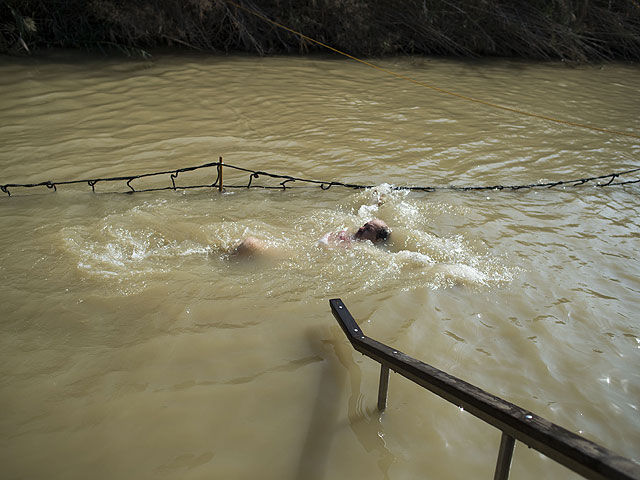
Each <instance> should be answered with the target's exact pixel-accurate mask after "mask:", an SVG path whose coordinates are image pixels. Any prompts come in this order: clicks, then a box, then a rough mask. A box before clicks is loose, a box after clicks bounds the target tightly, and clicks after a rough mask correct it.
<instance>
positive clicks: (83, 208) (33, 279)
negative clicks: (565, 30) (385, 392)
mask: <svg viewBox="0 0 640 480" xmlns="http://www.w3.org/2000/svg"><path fill="white" fill-rule="evenodd" d="M380 63H381V64H382V65H383V66H385V67H387V68H391V69H393V70H396V71H398V72H400V73H402V74H405V75H408V76H411V77H413V78H415V79H418V80H421V81H424V82H428V83H431V84H435V85H438V86H441V87H444V88H448V89H452V90H455V91H456V92H459V93H461V94H465V95H471V96H475V97H479V98H482V99H486V100H490V101H494V102H497V103H500V104H504V105H508V106H513V107H516V108H521V109H525V110H531V111H535V112H536V113H540V114H545V115H553V116H559V117H561V118H564V119H566V120H570V121H577V122H582V123H589V124H593V125H597V126H604V127H609V128H612V129H617V130H626V131H634V132H636V133H637V132H639V131H640V117H639V116H638V112H640V100H639V99H640V69H639V68H638V67H637V66H626V65H606V66H604V67H602V68H598V67H582V68H574V69H571V68H567V67H565V66H564V65H560V64H532V63H526V62H515V61H500V60H492V61H478V62H461V61H449V60H433V59H387V60H382V61H380ZM0 109H1V114H0V146H1V148H0V165H2V170H1V175H0V176H1V178H0V183H2V184H5V183H11V182H40V181H45V180H54V181H55V180H67V179H84V178H95V177H100V176H117V175H123V174H137V173H145V172H152V171H158V170H171V169H176V168H180V167H186V166H190V165H198V164H201V163H205V162H208V161H215V160H216V159H217V158H218V156H220V155H222V156H224V159H225V162H227V163H230V164H233V165H237V166H241V167H245V168H250V169H259V170H266V171H270V172H274V173H281V174H288V175H295V176H302V177H306V178H312V179H317V180H327V181H329V180H341V181H346V182H353V183H362V184H371V185H378V186H379V187H377V188H376V189H373V190H367V191H355V190H349V189H341V188H339V187H332V188H331V189H330V190H327V191H323V190H321V189H320V188H318V187H315V188H299V189H295V190H294V189H288V190H287V191H285V192H282V191H277V190H276V191H274V190H250V191H248V190H240V189H228V190H227V191H226V192H225V193H223V194H220V193H218V192H217V191H214V190H189V191H186V192H185V191H178V192H173V191H164V192H159V193H139V194H134V195H121V194H112V193H106V192H109V191H113V190H119V191H127V190H128V188H127V186H126V185H125V184H124V182H121V183H119V184H104V183H102V184H101V183H98V184H97V185H96V193H95V194H93V193H91V189H90V188H89V186H87V185H76V186H66V187H63V186H60V187H58V191H57V192H53V191H52V190H48V189H46V188H40V189H30V190H27V189H12V191H11V193H12V194H13V196H12V197H11V198H9V197H7V196H4V197H2V198H0V295H1V305H2V315H1V317H0V328H1V332H0V412H1V413H0V432H1V433H0V464H1V465H2V470H3V477H4V478H12V479H18V478H30V479H40V478H41V479H45V478H46V479H63V478H64V479H70V478H88V477H91V478H105V479H107V478H109V479H111V478H131V479H134V478H135V479H141V478H153V479H162V478H167V479H175V478H182V479H200V478H202V479H204V478H207V479H210V478H267V479H288V478H290V479H309V478H312V479H313V478H318V479H320V478H327V479H329V478H335V479H338V478H371V479H378V478H379V479H385V478H389V479H413V478H433V479H449V478H450V479H457V478H492V472H493V468H494V465H495V459H496V456H497V448H498V444H499V439H500V437H499V432H498V431H497V430H495V429H493V428H492V427H489V426H487V425H485V424H483V423H482V422H481V421H479V420H477V419H475V418H474V417H472V416H471V415H469V414H468V413H466V412H463V411H460V410H459V409H458V408H456V407H455V406H452V405H449V404H447V403H446V402H445V401H443V400H441V399H439V398H438V397H436V396H434V395H433V394H430V393H428V392H426V391H424V390H423V389H421V388H419V387H417V386H415V385H414V384H412V383H410V382H408V381H407V380H405V379H403V378H402V377H399V376H397V375H393V374H392V377H391V381H390V394H389V407H388V409H387V411H386V412H385V413H384V414H382V415H381V414H380V413H378V412H377V410H376V408H375V404H376V395H377V381H378V364H376V363H375V362H373V361H372V360H370V359H368V358H366V357H362V356H361V355H360V354H355V353H354V352H353V350H352V349H351V347H350V346H349V344H348V343H347V341H346V339H345V337H344V335H343V333H342V332H341V330H340V329H339V327H338V326H337V324H336V322H335V320H334V319H333V317H332V316H331V314H330V311H329V303H328V300H329V299H330V298H335V297H340V298H342V299H343V300H344V302H345V303H346V305H347V306H348V308H349V309H350V310H351V312H352V313H353V315H354V317H355V318H356V319H357V320H358V321H359V322H360V324H361V325H362V327H363V329H364V331H365V332H366V333H367V334H368V335H369V336H371V337H373V338H375V339H378V340H380V341H382V342H384V343H387V344H390V345H393V346H394V347H397V348H398V349H400V350H402V351H404V352H406V353H407V354H409V355H412V356H415V357H417V358H420V359H422V360H424V361H426V362H427V363H430V364H432V365H434V366H436V367H439V368H441V369H444V370H446V371H448V372H450V373H452V374H454V375H457V376H459V377H461V378H463V379H465V380H467V381H470V382H472V383H474V384H476V385H478V386H480V387H481V388H484V389H486V390H488V391H490V392H492V393H494V394H497V395H500V396H502V397H504V398H506V399H507V400H510V401H512V402H515V403H517V404H519V405H521V406H523V407H525V408H528V409H531V410H532V411H533V412H535V413H537V414H540V415H542V416H544V417H546V418H548V419H549V420H551V421H553V422H556V423H558V424H560V425H562V426H564V427H566V428H568V429H569V430H571V431H574V432H579V433H581V434H583V435H584V436H585V437H587V438H589V439H592V440H595V441H597V442H599V443H601V444H602V445H604V446H606V447H608V448H610V449H613V450H614V451H616V452H618V453H620V454H623V455H625V456H629V457H632V458H635V459H637V460H640V447H639V446H640V415H639V414H638V406H639V398H640V373H639V372H640V370H639V369H638V365H640V327H639V323H638V312H639V311H640V299H639V295H638V294H639V293H640V280H639V279H638V273H639V272H640V268H639V267H640V265H639V262H638V258H637V252H638V250H639V246H640V228H639V227H640V221H639V220H638V219H639V218H640V215H639V214H640V202H639V201H638V193H639V190H638V188H640V187H638V186H637V185H631V186H626V187H615V188H597V187H593V186H588V185H587V186H583V187H580V188H567V189H552V190H547V189H541V190H520V191H517V192H511V191H489V192H465V193H463V192H454V191H438V192H432V193H406V192H405V193H403V192H392V191H390V190H389V188H388V186H386V185H385V184H392V185H406V184H413V185H429V186H433V185H436V186H438V185H439V186H444V185H450V184H456V185H493V184H519V183H524V184H528V183H536V182H544V181H553V180H563V179H571V178H580V177H584V176H594V175H602V174H606V173H609V172H612V171H620V170H625V169H629V168H633V167H636V166H638V159H639V157H640V142H638V141H637V140H635V139H632V138H625V137H612V136H611V135H607V134H602V133H594V132H589V131H585V130H579V129H576V128H570V127H564V126H561V125H556V124H551V123H545V122H542V121H540V120H535V119H530V118H525V117H519V116H515V115H513V114H510V113H507V112H503V111H498V110H492V109H488V108H486V107H483V106H479V105H474V104H470V103H466V102H464V101H461V100H459V99H455V98H451V97H446V96H443V95H441V94H439V93H437V92H434V91H431V90H428V89H425V88H421V87H417V86H414V85H412V84H410V83H406V82H403V81H401V80H397V79H394V78H392V77H388V76H385V75H383V74H381V73H380V72H377V71H375V70H373V69H367V68H366V67H365V66H362V65H359V64H355V63H351V62H349V61H343V60H341V59H336V58H333V57H326V58H324V57H313V58H296V57H291V58H266V59H259V58H244V57H206V56H203V57H195V56H184V55H179V56H172V55H159V56H157V57H156V58H155V60H153V61H151V62H141V61H132V60H126V59H104V58H95V57H84V56H80V55H77V54H73V55H70V54H66V53H55V54H52V55H51V56H49V57H46V58H40V59H26V60H24V59H22V60H21V59H10V58H4V59H2V64H0ZM214 178H215V171H213V170H209V171H198V172H191V173H184V174H181V175H180V176H179V177H178V179H177V182H178V184H179V185H189V184H196V183H208V182H212V181H213V179H214ZM225 181H226V182H228V183H229V184H238V185H240V184H246V183H247V181H248V175H246V174H244V173H243V174H240V173H233V172H231V171H229V172H225ZM254 182H256V183H257V182H263V183H262V184H271V185H277V184H278V181H275V182H273V181H272V182H269V181H268V180H267V179H265V178H263V177H261V178H260V179H254ZM133 185H134V186H135V187H137V188H145V187H152V186H167V185H170V179H169V178H168V176H165V177H162V178H161V179H147V180H142V179H141V180H136V181H135V182H134V184H133ZM290 185H292V186H295V184H290ZM374 217H379V218H382V219H384V220H385V221H386V222H388V223H389V225H390V226H391V228H392V234H391V239H390V242H389V244H388V245H386V246H384V247H374V246H373V245H371V244H367V243H360V244H356V245H354V246H353V247H352V248H349V249H344V248H327V247H326V246H322V245H320V244H318V240H319V239H320V238H321V237H322V236H323V235H324V234H325V233H326V232H332V231H334V232H335V231H339V230H342V229H351V230H353V229H356V228H357V227H359V226H360V225H361V224H363V223H364V222H365V221H367V220H369V219H371V218H374ZM248 235H252V236H255V237H258V238H259V239H261V240H264V241H265V242H266V243H267V244H268V245H269V246H270V248H272V249H274V250H276V251H277V255H274V256H272V257H268V258H258V259H253V260H238V259H237V258H233V257H231V256H229V254H228V250H229V249H230V248H232V247H233V246H234V245H235V244H236V242H238V241H239V240H240V239H242V238H244V237H246V236H248ZM512 473H513V477H514V478H520V479H526V478H530V479H539V478H558V479H560V478H562V479H564V478H573V475H572V474H570V473H569V472H568V471H567V470H566V469H564V468H563V467H560V466H558V465H556V464H555V463H554V462H552V461H550V460H548V459H546V458H544V457H543V456H541V455H539V454H537V453H535V451H533V450H529V449H527V448H526V447H525V446H523V445H521V444H518V445H517V447H516V452H515V456H514V461H513V468H512Z"/></svg>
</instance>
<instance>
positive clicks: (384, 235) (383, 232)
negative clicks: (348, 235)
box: [353, 218, 391, 243]
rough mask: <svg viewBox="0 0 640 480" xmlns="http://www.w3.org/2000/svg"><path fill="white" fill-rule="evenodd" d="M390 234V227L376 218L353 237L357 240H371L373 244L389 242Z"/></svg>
mask: <svg viewBox="0 0 640 480" xmlns="http://www.w3.org/2000/svg"><path fill="white" fill-rule="evenodd" d="M390 233H391V230H389V226H388V225H387V224H386V223H385V222H383V221H382V220H380V219H379V218H376V219H374V220H371V221H370V222H367V223H365V224H364V225H363V226H362V227H360V228H359V229H358V231H357V232H356V233H355V235H354V236H353V237H354V238H355V239H356V240H369V241H371V242H373V243H379V242H384V241H385V240H387V239H388V238H389V234H390Z"/></svg>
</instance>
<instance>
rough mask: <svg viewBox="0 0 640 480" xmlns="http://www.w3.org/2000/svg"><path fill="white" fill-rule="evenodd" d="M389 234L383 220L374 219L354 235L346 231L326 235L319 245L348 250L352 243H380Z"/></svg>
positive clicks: (389, 231)
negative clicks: (367, 241)
mask: <svg viewBox="0 0 640 480" xmlns="http://www.w3.org/2000/svg"><path fill="white" fill-rule="evenodd" d="M390 234H391V230H390V229H389V226H388V225H387V224H386V223H385V222H384V221H383V220H380V219H379V218H375V219H373V220H371V221H369V222H367V223H365V224H364V225H363V226H361V227H360V228H359V229H358V231H356V232H355V233H349V232H348V231H347V230H342V231H340V232H336V233H327V234H326V235H325V236H324V237H322V238H321V239H320V242H319V243H321V244H324V245H329V246H332V247H345V248H348V247H350V246H351V244H352V243H353V242H354V241H366V240H369V241H370V242H371V243H373V244H376V243H382V242H384V241H386V240H387V239H388V238H389V235H390Z"/></svg>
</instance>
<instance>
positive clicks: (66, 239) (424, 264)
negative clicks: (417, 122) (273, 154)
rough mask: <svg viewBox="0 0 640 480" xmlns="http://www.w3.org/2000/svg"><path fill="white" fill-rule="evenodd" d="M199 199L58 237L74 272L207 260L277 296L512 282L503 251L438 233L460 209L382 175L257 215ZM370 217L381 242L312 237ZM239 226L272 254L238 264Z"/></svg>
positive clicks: (205, 265)
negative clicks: (374, 182) (371, 184)
mask: <svg viewBox="0 0 640 480" xmlns="http://www.w3.org/2000/svg"><path fill="white" fill-rule="evenodd" d="M235 201H238V198H236V199H235ZM197 203H198V202H197V200H195V199H194V200H192V201H191V202H190V201H189V199H186V200H182V201H181V202H178V203H176V204H172V203H171V202H167V201H166V200H157V201H154V202H150V203H144V204H140V205H136V206H133V207H130V208H128V209H127V210H124V211H123V212H121V213H110V214H107V215H106V216H105V217H104V218H103V219H101V220H99V221H98V224H97V225H96V224H93V225H85V226H70V227H66V228H64V229H63V231H62V235H63V245H64V248H65V250H66V251H67V252H69V253H71V254H72V255H73V256H74V257H75V258H76V261H77V267H78V270H79V271H80V272H81V274H83V275H88V276H90V277H92V278H96V279H104V281H106V282H113V281H114V280H115V281H116V283H126V284H128V285H136V284H141V283H142V280H145V281H146V280H148V281H152V280H153V278H154V276H158V275H162V274H166V273H169V272H174V271H185V270H188V269H195V270H198V269H208V270H209V273H208V274H207V275H208V276H209V277H210V279H209V280H210V281H211V282H214V284H215V282H221V283H222V282H224V284H225V285H231V286H233V285H244V284H246V283H249V284H253V285H262V286H263V288H264V290H265V292H269V295H278V296H282V297H288V296H291V295H299V294H300V291H305V292H311V294H312V295H320V296H325V295H327V294H329V293H330V292H334V291H336V290H340V291H355V292H358V291H364V292H372V291H379V290H381V289H382V290H386V289H389V288H391V289H392V290H398V289H399V290H411V289H415V288H424V287H426V288H431V289H437V288H447V287H453V286H456V285H464V286H466V287H469V288H491V287H495V286H500V285H502V284H504V283H506V282H510V281H511V280H512V279H513V277H514V275H515V274H516V273H517V272H518V271H519V269H518V268H517V267H516V266H513V265H509V263H508V262H507V261H506V260H505V259H504V258H502V256H501V255H498V256H495V254H493V253H492V252H487V251H482V250H481V249H480V250H479V249H478V248H476V247H474V246H473V245H474V244H475V243H478V242H473V239H468V238H466V237H465V236H464V234H463V233H460V234H456V235H453V236H438V235H437V234H436V232H437V231H438V222H439V218H440V217H442V216H446V215H450V214H455V215H465V214H466V211H465V210H464V209H462V208H458V207H455V206H451V205H444V204H441V203H435V202H432V201H430V200H429V199H428V198H425V197H424V196H420V195H415V194H411V193H410V192H408V191H402V190H394V189H393V186H391V185H388V184H383V185H380V186H378V187H375V188H371V189H366V190H363V191H359V192H356V193H353V194H351V195H350V196H349V197H348V198H346V199H343V201H342V202H341V203H339V204H338V205H330V206H328V207H324V208H319V207H317V206H316V205H313V199H311V200H310V201H309V202H308V203H309V204H308V205H306V208H305V206H304V205H302V206H300V205H293V206H291V207H288V208H290V209H291V210H290V211H286V210H285V211H281V210H280V209H281V208H282V204H278V205H274V206H269V205H268V202H264V201H263V202H262V203H261V204H260V205H261V208H263V206H264V204H265V203H267V207H264V208H266V209H267V210H266V211H265V212H262V213H260V215H258V214H257V213H256V212H255V208H254V207H255V206H254V205H251V204H249V205H244V206H243V209H244V210H243V211H242V212H236V211H234V212H233V216H226V217H225V215H219V214H218V212H216V215H212V216H211V217H206V219H205V220H203V218H202V217H201V213H199V208H200V206H199V205H198V204H197ZM211 205H214V208H215V207H216V206H220V205H219V204H216V203H211V202H210V201H209V202H208V203H207V204H206V207H207V208H208V209H210V208H211ZM234 206H236V207H237V205H234ZM276 208H277V209H278V210H274V211H271V210H269V209H276ZM286 208H287V207H286V206H285V209H286ZM373 218H382V219H383V220H385V221H386V222H387V223H388V224H389V226H390V227H391V231H392V233H391V237H390V241H389V242H388V243H387V244H386V245H383V246H374V245H373V244H371V243H370V242H354V243H353V244H352V245H351V247H350V248H330V247H327V246H322V245H319V242H318V240H319V239H321V238H322V237H323V235H325V234H326V233H327V232H332V231H333V232H335V231H341V230H347V231H349V232H354V231H355V230H357V228H358V227H359V226H361V225H362V224H364V223H365V222H367V221H369V220H371V219H373ZM247 236H255V237H257V238H259V239H260V240H261V241H262V242H264V244H265V245H266V246H267V248H268V249H271V250H276V251H278V252H280V254H279V255H278V256H277V257H275V258H274V259H273V260H272V261H270V263H269V265H266V264H264V263H263V262H255V261H254V262H252V263H247V262H241V264H238V262H236V261H234V260H233V258H232V257H231V256H230V255H229V252H230V251H231V250H232V249H233V247H234V246H235V245H236V244H237V243H238V242H239V241H240V240H242V239H243V238H246V237H247ZM485 250H486V249H485ZM223 277H224V278H223ZM133 290H135V288H133ZM126 291H127V292H129V291H131V288H127V289H126ZM256 294H259V291H258V290H257V291H256Z"/></svg>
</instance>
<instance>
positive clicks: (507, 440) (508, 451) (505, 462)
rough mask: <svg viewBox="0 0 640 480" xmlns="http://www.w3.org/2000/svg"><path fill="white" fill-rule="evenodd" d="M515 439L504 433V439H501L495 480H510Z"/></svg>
mask: <svg viewBox="0 0 640 480" xmlns="http://www.w3.org/2000/svg"><path fill="white" fill-rule="evenodd" d="M515 445H516V441H515V439H514V438H513V437H512V436H510V435H507V434H506V433H505V432H502V438H500V450H499V451H498V461H497V463H496V473H495V474H494V475H493V480H507V479H508V478H509V470H510V469H511V458H512V457H513V450H514V448H515Z"/></svg>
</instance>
